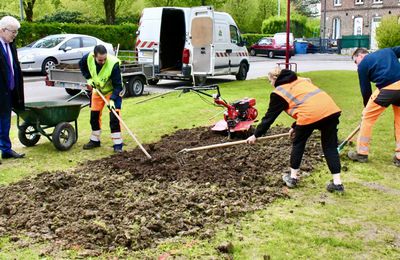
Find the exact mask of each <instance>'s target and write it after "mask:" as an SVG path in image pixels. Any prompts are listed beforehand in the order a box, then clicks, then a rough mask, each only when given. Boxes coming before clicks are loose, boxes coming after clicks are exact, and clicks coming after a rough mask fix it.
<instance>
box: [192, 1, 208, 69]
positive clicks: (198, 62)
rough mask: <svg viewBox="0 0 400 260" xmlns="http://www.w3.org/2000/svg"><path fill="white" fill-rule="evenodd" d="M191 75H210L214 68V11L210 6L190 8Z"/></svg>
mask: <svg viewBox="0 0 400 260" xmlns="http://www.w3.org/2000/svg"><path fill="white" fill-rule="evenodd" d="M189 37H190V39H191V42H192V46H193V52H192V73H193V75H204V76H206V75H207V74H208V75H210V74H211V75H212V74H213V70H214V66H213V64H214V61H213V59H214V54H213V52H214V46H213V41H214V39H213V37H214V11H213V9H212V8H211V7H206V6H202V7H194V8H191V21H190V35H189Z"/></svg>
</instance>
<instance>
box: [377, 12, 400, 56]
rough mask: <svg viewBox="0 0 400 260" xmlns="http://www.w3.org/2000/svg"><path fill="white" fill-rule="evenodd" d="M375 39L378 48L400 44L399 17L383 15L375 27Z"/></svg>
mask: <svg viewBox="0 0 400 260" xmlns="http://www.w3.org/2000/svg"><path fill="white" fill-rule="evenodd" d="M376 40H377V42H378V47H379V48H381V49H382V48H387V47H394V46H399V45H400V17H399V16H394V15H390V16H385V17H383V18H382V21H381V24H380V25H379V27H378V28H377V29H376Z"/></svg>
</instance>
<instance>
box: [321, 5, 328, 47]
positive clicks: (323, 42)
mask: <svg viewBox="0 0 400 260" xmlns="http://www.w3.org/2000/svg"><path fill="white" fill-rule="evenodd" d="M323 19H324V21H323V23H322V24H323V30H322V44H321V47H323V51H325V42H326V41H325V37H326V35H325V31H326V0H324V15H323ZM326 43H327V42H326Z"/></svg>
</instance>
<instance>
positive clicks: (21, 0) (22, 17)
mask: <svg viewBox="0 0 400 260" xmlns="http://www.w3.org/2000/svg"><path fill="white" fill-rule="evenodd" d="M23 2H24V1H23V0H19V8H20V11H21V21H23V20H24V3H23Z"/></svg>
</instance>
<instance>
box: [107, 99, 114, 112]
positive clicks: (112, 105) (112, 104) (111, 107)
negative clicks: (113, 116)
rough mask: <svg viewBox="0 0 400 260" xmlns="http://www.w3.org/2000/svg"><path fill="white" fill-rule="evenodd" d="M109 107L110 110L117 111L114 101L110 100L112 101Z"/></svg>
mask: <svg viewBox="0 0 400 260" xmlns="http://www.w3.org/2000/svg"><path fill="white" fill-rule="evenodd" d="M108 107H109V108H110V109H113V110H115V102H114V100H112V99H110V101H109V102H108Z"/></svg>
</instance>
